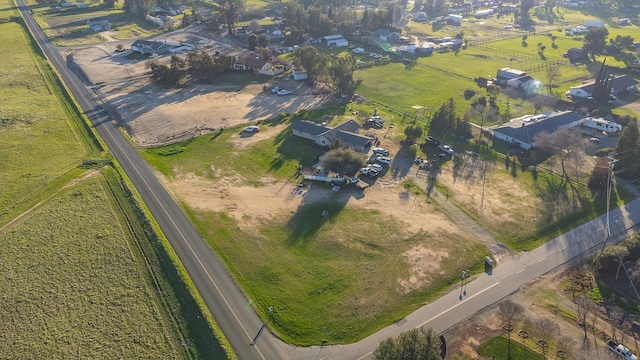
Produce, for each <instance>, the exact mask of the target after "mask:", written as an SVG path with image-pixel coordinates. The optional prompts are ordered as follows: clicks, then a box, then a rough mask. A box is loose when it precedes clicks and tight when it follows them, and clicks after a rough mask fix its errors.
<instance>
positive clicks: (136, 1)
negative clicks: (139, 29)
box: [124, 0, 156, 16]
mask: <svg viewBox="0 0 640 360" xmlns="http://www.w3.org/2000/svg"><path fill="white" fill-rule="evenodd" d="M155 3H156V2H155V0H125V1H124V9H125V10H126V11H127V12H130V13H132V14H134V15H140V16H145V15H147V14H148V13H149V12H150V11H151V8H153V5H155Z"/></svg>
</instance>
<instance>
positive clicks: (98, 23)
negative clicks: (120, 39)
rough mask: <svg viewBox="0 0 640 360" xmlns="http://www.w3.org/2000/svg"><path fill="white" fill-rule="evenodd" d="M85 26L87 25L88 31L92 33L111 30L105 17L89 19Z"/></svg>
mask: <svg viewBox="0 0 640 360" xmlns="http://www.w3.org/2000/svg"><path fill="white" fill-rule="evenodd" d="M87 25H89V29H91V31H93V32H100V31H107V30H111V23H109V20H107V18H106V17H99V18H93V19H89V20H87Z"/></svg>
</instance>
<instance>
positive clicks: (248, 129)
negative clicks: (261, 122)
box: [242, 125, 260, 134]
mask: <svg viewBox="0 0 640 360" xmlns="http://www.w3.org/2000/svg"><path fill="white" fill-rule="evenodd" d="M242 131H243V132H246V133H252V134H253V133H257V132H258V131H260V128H259V127H257V126H255V125H254V126H247V127H246V128H244V129H243V130H242Z"/></svg>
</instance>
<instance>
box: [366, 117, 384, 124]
mask: <svg viewBox="0 0 640 360" xmlns="http://www.w3.org/2000/svg"><path fill="white" fill-rule="evenodd" d="M369 121H371V122H374V123H378V124H384V119H383V118H381V117H380V116H373V117H371V119H369Z"/></svg>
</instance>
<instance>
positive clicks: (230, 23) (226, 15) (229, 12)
mask: <svg viewBox="0 0 640 360" xmlns="http://www.w3.org/2000/svg"><path fill="white" fill-rule="evenodd" d="M245 7H246V2H245V0H218V9H219V11H220V15H221V16H222V19H223V21H224V23H225V24H226V25H227V31H228V32H229V35H231V34H233V27H234V26H235V25H236V23H237V22H238V18H239V16H240V13H242V11H243V10H244V9H245Z"/></svg>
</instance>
